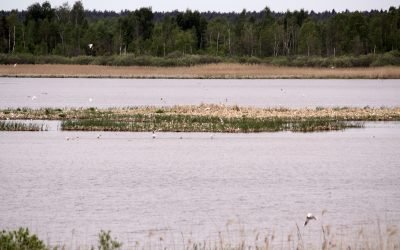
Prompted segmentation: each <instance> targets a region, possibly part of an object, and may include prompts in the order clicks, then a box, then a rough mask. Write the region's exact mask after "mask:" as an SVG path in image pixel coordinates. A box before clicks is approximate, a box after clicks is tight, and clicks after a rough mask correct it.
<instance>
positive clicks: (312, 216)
mask: <svg viewBox="0 0 400 250" xmlns="http://www.w3.org/2000/svg"><path fill="white" fill-rule="evenodd" d="M310 220H317V217H315V216H314V215H313V214H312V213H308V214H307V217H306V221H305V222H304V226H307V224H308V222H309V221H310Z"/></svg>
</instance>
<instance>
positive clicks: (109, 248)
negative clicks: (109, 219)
mask: <svg viewBox="0 0 400 250" xmlns="http://www.w3.org/2000/svg"><path fill="white" fill-rule="evenodd" d="M121 246H122V243H121V242H118V241H117V240H116V239H112V238H111V232H110V231H108V232H105V231H103V230H101V232H100V234H99V250H115V249H119V248H121Z"/></svg>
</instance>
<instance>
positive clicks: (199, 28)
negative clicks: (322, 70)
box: [0, 1, 400, 58]
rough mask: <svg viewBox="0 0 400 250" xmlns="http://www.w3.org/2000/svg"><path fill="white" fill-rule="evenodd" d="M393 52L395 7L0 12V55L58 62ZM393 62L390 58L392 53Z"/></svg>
mask: <svg viewBox="0 0 400 250" xmlns="http://www.w3.org/2000/svg"><path fill="white" fill-rule="evenodd" d="M399 49H400V7H397V8H396V7H390V8H389V9H388V10H384V11H383V10H381V11H370V12H349V11H346V12H341V13H336V12H335V11H334V10H332V11H329V12H324V13H314V12H311V13H309V12H307V11H304V10H300V11H293V12H291V11H287V12H286V13H275V12H272V11H270V9H268V8H265V9H264V10H262V11H260V12H247V11H246V10H243V11H242V12H241V13H214V12H206V13H200V12H198V11H191V10H187V11H185V12H178V11H174V12H168V13H160V12H153V11H152V9H151V8H140V9H137V10H134V11H122V12H120V13H115V12H99V11H87V10H85V9H84V6H83V4H82V2H81V1H77V2H75V3H74V4H73V5H72V7H71V6H70V5H69V4H68V3H65V4H63V5H62V6H58V7H53V6H51V5H50V3H49V2H44V3H43V4H39V3H35V4H32V5H31V6H29V7H28V9H27V10H24V11H9V12H5V11H2V12H0V53H3V54H32V55H59V56H67V57H74V56H82V55H86V56H116V55H126V54H130V56H157V57H180V56H182V55H191V54H199V55H208V56H217V57H259V58H264V57H281V56H285V57H291V56H300V55H301V56H307V57H308V56H320V57H321V56H322V57H336V56H343V55H348V56H350V55H351V56H353V55H354V56H359V55H367V54H382V53H385V52H389V51H394V50H399ZM395 54H396V55H397V54H398V53H395Z"/></svg>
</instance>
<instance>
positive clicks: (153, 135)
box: [151, 131, 156, 139]
mask: <svg viewBox="0 0 400 250" xmlns="http://www.w3.org/2000/svg"><path fill="white" fill-rule="evenodd" d="M151 137H152V138H153V139H156V133H155V132H154V131H153V134H152V135H151Z"/></svg>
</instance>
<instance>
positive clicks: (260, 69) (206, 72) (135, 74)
mask: <svg viewBox="0 0 400 250" xmlns="http://www.w3.org/2000/svg"><path fill="white" fill-rule="evenodd" d="M0 77H12V78H78V79H79V78H99V79H100V78H105V79H400V67H398V66H384V67H372V68H311V67H301V68H299V67H288V66H284V67H279V66H272V65H250V64H238V63H219V64H206V65H196V66H190V67H154V66H100V65H75V64H74V65H70V64H21V65H19V64H18V65H15V67H14V65H4V64H3V65H0Z"/></svg>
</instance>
